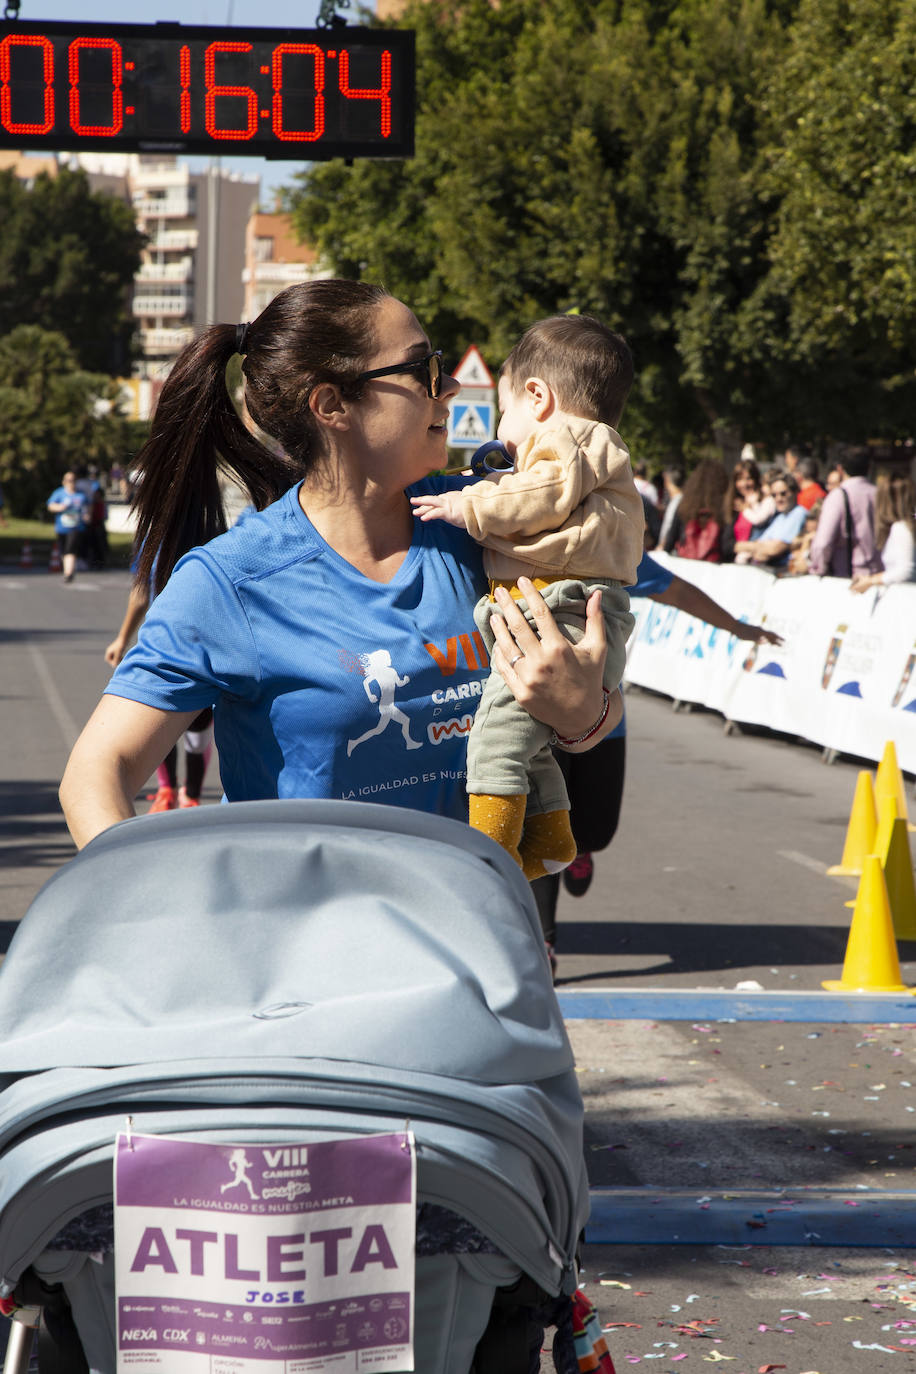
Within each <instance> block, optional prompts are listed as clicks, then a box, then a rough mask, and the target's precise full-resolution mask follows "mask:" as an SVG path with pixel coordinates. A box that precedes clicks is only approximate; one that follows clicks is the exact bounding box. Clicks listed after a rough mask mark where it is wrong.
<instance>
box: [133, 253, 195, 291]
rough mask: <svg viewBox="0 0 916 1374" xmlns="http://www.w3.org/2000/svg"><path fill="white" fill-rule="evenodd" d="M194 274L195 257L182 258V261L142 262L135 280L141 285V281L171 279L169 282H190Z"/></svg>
mask: <svg viewBox="0 0 916 1374" xmlns="http://www.w3.org/2000/svg"><path fill="white" fill-rule="evenodd" d="M193 276H194V259H193V258H182V259H181V261H180V262H144V263H141V264H140V270H139V272H138V273H137V275H136V276H135V277H134V281H135V282H136V283H137V285H138V286H139V285H140V284H141V283H143V284H145V283H147V282H157V281H169V282H183V281H186V282H189V281H191V280H192V278H193Z"/></svg>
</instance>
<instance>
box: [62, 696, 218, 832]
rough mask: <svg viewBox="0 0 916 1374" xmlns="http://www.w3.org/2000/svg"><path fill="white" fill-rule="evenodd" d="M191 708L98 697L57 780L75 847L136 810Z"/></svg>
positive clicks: (188, 718) (186, 722)
mask: <svg viewBox="0 0 916 1374" xmlns="http://www.w3.org/2000/svg"><path fill="white" fill-rule="evenodd" d="M197 714H198V712H197V711H158V710H156V709H155V708H154V707H152V706H144V705H142V704H141V703H140V702H138V701H129V700H128V699H127V698H126V697H116V696H109V695H105V696H103V697H102V700H101V701H100V702H99V704H98V706H97V707H96V708H95V710H94V711H93V713H92V715H91V716H90V717H89V721H88V724H87V725H86V727H85V729H84V730H83V733H82V734H81V735H80V737H79V739H78V740H77V741H76V744H75V745H74V746H73V752H72V753H71V755H70V759H69V762H68V763H67V767H66V770H65V772H64V776H63V780H62V781H61V784H60V804H61V806H62V807H63V811H64V816H65V817H66V820H67V825H68V826H69V827H70V834H71V835H72V836H73V839H74V841H75V843H76V847H77V849H82V848H83V846H84V845H87V844H88V843H89V841H90V840H93V839H95V837H96V835H98V834H100V833H101V832H102V831H103V830H107V829H108V827H109V826H110V825H115V824H116V823H117V822H118V821H126V820H128V819H129V818H130V817H131V816H134V815H136V812H135V810H134V797H135V796H136V795H137V792H138V790H139V789H140V787H142V785H143V783H144V782H145V781H146V779H147V778H148V777H149V775H150V773H152V772H153V771H154V769H155V768H156V767H157V766H158V765H159V764H160V763H161V762H162V760H163V759H164V758H165V756H166V754H167V753H168V752H169V750H170V749H171V748H172V745H173V744H176V743H177V742H178V740H179V739H180V738H181V736H182V734H183V733H184V731H185V730H187V729H188V727H189V726H190V724H191V721H192V720H193V719H194V717H195V716H196V715H197Z"/></svg>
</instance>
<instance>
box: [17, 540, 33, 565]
mask: <svg viewBox="0 0 916 1374" xmlns="http://www.w3.org/2000/svg"><path fill="white" fill-rule="evenodd" d="M19 566H20V568H30V567H31V566H32V545H31V544H30V543H29V541H28V539H26V540H25V541H24V542H23V545H22V551H21V552H20V554H19Z"/></svg>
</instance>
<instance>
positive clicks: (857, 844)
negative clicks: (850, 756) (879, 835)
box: [827, 768, 878, 877]
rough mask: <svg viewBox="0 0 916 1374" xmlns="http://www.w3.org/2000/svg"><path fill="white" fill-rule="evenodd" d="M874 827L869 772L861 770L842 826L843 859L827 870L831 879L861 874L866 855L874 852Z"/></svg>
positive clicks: (872, 798) (876, 822)
mask: <svg viewBox="0 0 916 1374" xmlns="http://www.w3.org/2000/svg"><path fill="white" fill-rule="evenodd" d="M877 828H878V813H877V810H876V807H875V789H874V785H873V783H872V780H871V773H869V772H868V770H867V769H864V768H863V770H862V772H861V773H860V774H859V777H858V780H857V782H856V792H855V796H854V797H853V799H852V810H851V811H850V813H849V825H848V826H847V827H846V843H845V844H844V845H843V857H842V859H841V860H840V862H839V863H838V864H834V865H833V867H832V868H828V869H827V872H828V873H829V874H830V876H831V877H841V876H845V875H847V874H852V875H853V876H857V875H858V874H860V873H861V872H862V862H863V860H864V859H865V856H866V855H867V854H873V853H874V851H875V831H876V830H877Z"/></svg>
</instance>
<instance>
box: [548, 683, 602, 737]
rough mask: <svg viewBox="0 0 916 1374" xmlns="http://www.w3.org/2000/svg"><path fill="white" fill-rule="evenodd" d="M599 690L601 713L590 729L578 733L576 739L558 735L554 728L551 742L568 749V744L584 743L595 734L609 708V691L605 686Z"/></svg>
mask: <svg viewBox="0 0 916 1374" xmlns="http://www.w3.org/2000/svg"><path fill="white" fill-rule="evenodd" d="M601 690H602V692H603V693H604V707H603V708H602V711H601V715H600V716H599V717H598V719H597V720H596V721H595V723H594V725H593V726H592V727H591V729H590V730H586V732H585V734H584V735H579V736H577V738H576V739H567V738H566V737H565V735H558V734H557V732H556V730H554V732H553V734H552V735H551V736H550V743H551V744H558V745H559V746H560V748H561V749H568V748H569V747H570V745H573V744H584V743H585V741H586V740H587V739H591V737H592V735H597V733H598V731H599V730H600V729H601V727H602V725H603V724H604V722H605V721H606V720H607V713H608V711H609V710H610V709H611V694H610V692H609V691H608V689H607V688H606V687H602V689H601Z"/></svg>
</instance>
